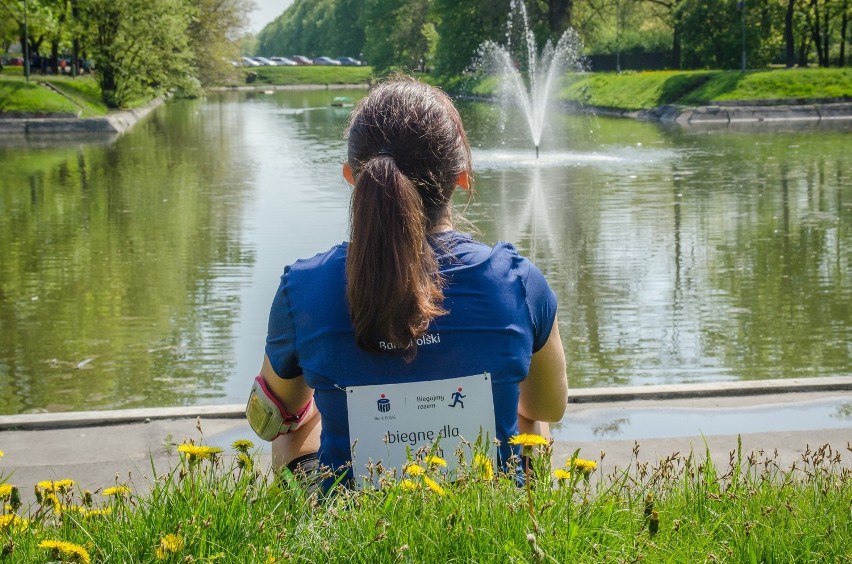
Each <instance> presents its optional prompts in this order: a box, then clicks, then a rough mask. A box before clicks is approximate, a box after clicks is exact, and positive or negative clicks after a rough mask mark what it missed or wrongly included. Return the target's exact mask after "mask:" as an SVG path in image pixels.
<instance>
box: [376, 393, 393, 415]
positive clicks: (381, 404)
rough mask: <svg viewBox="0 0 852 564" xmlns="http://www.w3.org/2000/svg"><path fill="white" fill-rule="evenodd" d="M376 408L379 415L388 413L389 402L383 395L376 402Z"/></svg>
mask: <svg viewBox="0 0 852 564" xmlns="http://www.w3.org/2000/svg"><path fill="white" fill-rule="evenodd" d="M376 407H378V409H379V412H381V413H387V412H388V411H390V400H389V399H387V398H386V397H385V394H382V397H381V398H379V399H378V400H377V401H376Z"/></svg>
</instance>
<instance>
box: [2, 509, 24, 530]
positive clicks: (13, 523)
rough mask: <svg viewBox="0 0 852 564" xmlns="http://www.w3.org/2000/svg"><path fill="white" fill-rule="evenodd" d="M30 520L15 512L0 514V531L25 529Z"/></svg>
mask: <svg viewBox="0 0 852 564" xmlns="http://www.w3.org/2000/svg"><path fill="white" fill-rule="evenodd" d="M28 524H29V522H28V521H27V520H26V519H21V518H20V517H18V516H17V515H15V514H14V513H7V514H6V515H0V532H2V531H7V530H8V531H12V530H18V531H24V530H26V528H27V525H28Z"/></svg>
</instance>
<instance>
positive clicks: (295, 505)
mask: <svg viewBox="0 0 852 564" xmlns="http://www.w3.org/2000/svg"><path fill="white" fill-rule="evenodd" d="M234 448H236V449H239V452H234V453H233V454H232V455H227V456H226V455H225V454H224V453H217V452H216V451H217V450H220V449H208V450H206V451H205V450H204V448H203V447H201V448H200V449H199V447H194V446H189V445H182V446H181V447H179V449H183V450H184V451H185V452H183V453H182V454H181V460H180V463H179V464H177V465H176V466H175V467H174V468H173V469H172V470H171V471H170V472H168V473H166V474H165V475H162V476H160V478H159V479H157V480H156V482H155V483H153V484H151V485H150V488H148V491H147V492H146V493H137V492H135V491H134V488H133V484H116V485H111V486H112V488H111V489H103V490H100V491H98V492H93V493H87V492H79V491H77V490H75V486H74V484H69V483H67V482H66V483H63V482H52V483H51V482H46V483H43V484H42V489H41V492H40V502H38V503H36V504H34V505H33V506H32V507H30V508H29V509H28V510H25V509H23V508H22V507H21V506H19V505H18V504H16V503H15V502H14V494H12V493H11V492H10V488H11V485H9V484H6V486H7V487H5V490H4V487H3V486H0V496H3V495H5V498H6V503H5V505H6V509H5V510H3V513H5V515H4V516H3V517H0V545H2V547H3V548H2V554H3V557H0V558H2V561H3V562H46V561H48V560H50V559H53V560H56V559H60V558H61V559H62V560H63V561H65V562H88V561H91V562H158V561H167V562H266V563H270V564H271V563H278V562H285V561H294V562H315V561H330V562H335V561H357V562H403V561H404V562H445V561H449V560H452V561H457V562H468V561H479V562H497V561H499V562H530V561H532V562H571V561H588V562H592V561H594V562H602V561H617V562H638V561H640V560H644V561H648V562H701V561H705V562H706V561H720V560H721V561H730V562H806V561H807V562H811V561H820V562H846V561H848V560H849V558H850V554H852V553H850V550H852V519H850V513H849V511H850V509H849V507H850V500H852V471H850V469H849V467H848V464H846V465H843V464H842V463H841V453H840V452H839V451H835V450H832V448H831V447H829V446H828V445H825V446H823V447H820V448H818V449H816V450H814V451H810V450H808V451H807V452H805V453H802V455H801V460H800V461H798V462H797V463H796V464H795V465H793V466H792V467H790V468H786V469H782V468H780V467H779V466H778V464H777V462H776V460H775V459H774V457H773V456H771V455H768V454H765V453H763V452H759V453H743V452H741V451H738V452H732V453H731V457H730V460H729V461H728V464H727V466H726V467H725V466H724V465H722V466H723V467H722V468H720V469H717V465H716V464H714V462H713V461H711V460H710V459H709V453H705V454H703V456H698V455H695V454H693V453H690V454H686V455H680V454H673V455H671V456H669V457H667V458H665V459H663V460H660V461H659V462H658V463H656V464H649V463H646V462H640V458H639V447H638V445H637V446H636V447H635V448H634V461H633V463H632V464H631V467H630V468H628V469H625V470H615V471H613V472H612V473H611V474H610V475H606V476H596V475H595V474H591V478H590V473H591V472H594V470H593V468H594V463H593V462H591V461H582V460H580V459H577V458H576V455H575V456H574V457H572V459H571V460H569V461H565V462H566V469H567V470H571V473H570V475H568V476H566V475H565V474H564V473H561V474H559V475H560V476H562V477H563V479H560V480H558V483H557V484H554V483H553V482H552V480H554V481H556V480H555V479H551V478H550V476H551V475H552V474H551V468H550V464H549V462H548V461H549V459H550V453H549V447H547V446H545V447H543V448H542V450H541V452H540V453H539V454H538V455H536V456H534V466H535V470H536V475H537V476H538V478H536V479H534V480H533V481H532V485H531V487H530V488H529V490H528V491H524V490H523V489H521V488H518V487H517V486H516V485H515V482H514V479H513V478H512V477H511V476H500V475H498V476H493V477H492V476H489V475H488V472H486V471H485V468H484V467H481V466H475V467H464V469H463V471H462V473H461V475H460V476H459V477H458V479H457V480H456V481H455V482H454V483H448V482H445V481H442V479H441V478H440V475H439V472H438V470H439V469H440V467H439V466H437V465H436V466H430V467H428V468H427V469H426V471H425V475H426V476H431V477H432V478H434V480H435V481H436V482H438V484H437V487H432V486H428V487H427V485H428V482H427V481H426V480H425V479H424V477H423V476H416V475H415V473H413V472H411V473H410V475H409V476H408V481H407V482H406V481H402V482H397V481H392V480H388V481H386V482H385V485H384V487H383V489H381V490H371V491H364V492H353V491H342V492H340V493H338V494H337V495H334V496H332V497H331V498H329V499H325V500H320V499H318V498H317V496H316V494H311V493H309V492H308V491H306V489H305V488H304V487H303V485H302V483H301V482H300V481H299V480H297V479H295V478H294V477H293V476H292V475H291V474H289V473H288V472H285V473H284V474H282V475H281V476H279V477H275V478H273V477H271V476H269V475H268V473H266V472H264V471H262V470H260V469H258V468H257V467H256V461H255V459H254V458H252V456H251V454H250V452H249V449H251V448H252V446H251V445H250V443H247V441H244V442H242V443H240V444H238V443H235V444H234ZM847 449H848V450H852V447H847ZM192 452H195V454H192ZM424 466H426V465H425V464H424ZM0 468H2V466H0ZM7 479H8V477H5V478H4V477H3V476H2V475H0V483H2V482H4V481H5V480H7ZM4 492H5V493H4ZM528 495H529V497H528ZM93 498H94V499H95V500H96V501H93ZM61 543H67V544H64V545H63V544H61Z"/></svg>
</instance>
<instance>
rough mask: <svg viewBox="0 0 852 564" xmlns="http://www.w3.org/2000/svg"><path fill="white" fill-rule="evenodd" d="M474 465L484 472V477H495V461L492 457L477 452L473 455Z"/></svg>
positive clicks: (488, 479) (485, 478) (487, 479)
mask: <svg viewBox="0 0 852 564" xmlns="http://www.w3.org/2000/svg"><path fill="white" fill-rule="evenodd" d="M473 467H474V468H476V469H477V470H479V472H480V473H481V474H482V479H483V480H486V481H491V480H492V479H494V462H493V461H492V460H491V457H489V456H485V455H484V454H479V453H477V454H476V455H475V456H474V457H473Z"/></svg>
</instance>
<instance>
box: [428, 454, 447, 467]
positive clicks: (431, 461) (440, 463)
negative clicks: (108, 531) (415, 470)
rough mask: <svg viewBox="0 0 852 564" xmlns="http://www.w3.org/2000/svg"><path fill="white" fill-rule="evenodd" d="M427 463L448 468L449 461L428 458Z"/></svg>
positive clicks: (435, 457)
mask: <svg viewBox="0 0 852 564" xmlns="http://www.w3.org/2000/svg"><path fill="white" fill-rule="evenodd" d="M425 462H426V464H428V465H429V466H443V467H444V468H446V467H447V461H446V460H444V459H443V458H441V457H440V456H427V457H426V460H425Z"/></svg>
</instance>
